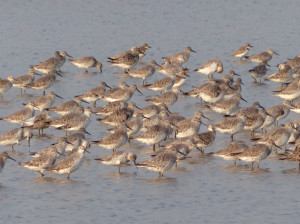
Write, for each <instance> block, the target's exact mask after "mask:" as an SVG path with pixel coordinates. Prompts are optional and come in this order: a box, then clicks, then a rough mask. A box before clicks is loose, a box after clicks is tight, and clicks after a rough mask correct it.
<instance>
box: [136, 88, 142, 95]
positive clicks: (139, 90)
mask: <svg viewBox="0 0 300 224" xmlns="http://www.w3.org/2000/svg"><path fill="white" fill-rule="evenodd" d="M136 91H138V92H139V93H140V94H142V95H144V94H143V93H142V92H141V91H140V90H139V89H138V88H136Z"/></svg>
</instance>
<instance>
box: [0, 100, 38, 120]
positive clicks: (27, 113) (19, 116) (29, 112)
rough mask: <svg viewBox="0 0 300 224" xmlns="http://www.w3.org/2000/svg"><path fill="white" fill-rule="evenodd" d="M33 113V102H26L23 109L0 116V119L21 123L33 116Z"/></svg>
mask: <svg viewBox="0 0 300 224" xmlns="http://www.w3.org/2000/svg"><path fill="white" fill-rule="evenodd" d="M34 113H35V111H34V105H33V103H27V104H26V105H25V108H24V109H22V110H19V111H17V112H15V113H13V114H10V115H8V116H6V117H2V118H0V120H3V121H8V122H11V123H17V124H23V123H24V121H25V120H27V119H29V118H31V117H33V116H34Z"/></svg>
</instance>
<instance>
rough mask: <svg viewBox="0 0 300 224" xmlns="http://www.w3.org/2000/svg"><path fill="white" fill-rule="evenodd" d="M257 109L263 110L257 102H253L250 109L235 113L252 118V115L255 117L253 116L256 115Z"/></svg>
mask: <svg viewBox="0 0 300 224" xmlns="http://www.w3.org/2000/svg"><path fill="white" fill-rule="evenodd" d="M259 108H264V107H262V106H261V105H260V104H259V102H254V103H252V105H251V107H246V108H243V109H241V110H239V111H238V112H237V114H243V115H246V116H249V117H250V116H252V115H255V114H257V113H258V111H259V110H258V109H259Z"/></svg>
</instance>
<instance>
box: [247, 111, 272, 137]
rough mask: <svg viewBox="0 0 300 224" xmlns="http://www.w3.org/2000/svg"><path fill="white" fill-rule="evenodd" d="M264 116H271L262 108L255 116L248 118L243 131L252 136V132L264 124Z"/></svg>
mask: <svg viewBox="0 0 300 224" xmlns="http://www.w3.org/2000/svg"><path fill="white" fill-rule="evenodd" d="M266 115H269V116H272V115H270V114H268V112H266V110H265V109H264V108H263V109H261V110H260V111H259V112H258V113H257V114H253V115H251V116H248V117H247V119H246V123H245V126H244V130H248V131H251V136H254V130H255V129H258V128H260V127H261V126H262V125H263V123H264V122H265V118H266Z"/></svg>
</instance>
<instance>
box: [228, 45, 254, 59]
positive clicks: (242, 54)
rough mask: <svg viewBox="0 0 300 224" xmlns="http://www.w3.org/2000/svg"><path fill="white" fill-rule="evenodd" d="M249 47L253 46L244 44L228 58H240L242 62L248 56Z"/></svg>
mask: <svg viewBox="0 0 300 224" xmlns="http://www.w3.org/2000/svg"><path fill="white" fill-rule="evenodd" d="M250 47H253V46H251V45H250V44H249V43H246V44H244V45H243V46H241V47H240V48H238V49H237V50H236V51H235V52H233V53H232V54H231V55H229V56H231V57H236V58H240V60H242V58H243V57H245V56H246V55H247V54H248V52H249V50H250Z"/></svg>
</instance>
